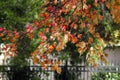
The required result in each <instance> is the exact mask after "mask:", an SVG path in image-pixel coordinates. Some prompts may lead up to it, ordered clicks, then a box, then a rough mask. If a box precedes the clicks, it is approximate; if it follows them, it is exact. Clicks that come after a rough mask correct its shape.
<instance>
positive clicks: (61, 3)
mask: <svg viewBox="0 0 120 80" xmlns="http://www.w3.org/2000/svg"><path fill="white" fill-rule="evenodd" d="M40 10H41V13H40V14H39V15H38V16H39V19H36V20H34V22H33V23H31V24H29V25H27V26H26V29H25V31H22V32H17V31H10V30H7V29H5V28H0V37H2V40H3V41H4V40H9V41H10V42H9V43H11V45H10V46H12V47H11V48H10V51H12V52H14V53H16V54H17V50H16V47H17V43H16V41H17V40H18V39H20V38H22V37H24V36H28V37H29V38H30V40H31V41H34V40H37V41H38V43H37V44H38V46H37V48H36V49H35V50H34V51H33V52H32V53H31V56H32V59H33V62H34V63H35V64H40V65H41V66H43V67H44V69H46V68H47V66H48V65H49V66H52V67H51V69H53V70H56V71H57V72H58V73H60V72H61V69H60V68H59V65H60V64H61V60H60V59H58V55H60V54H61V52H62V51H64V52H67V51H68V52H69V50H67V48H68V47H70V46H68V44H70V45H72V46H75V50H76V51H77V52H78V53H79V56H82V55H84V54H86V55H85V56H86V60H87V62H88V63H89V64H92V65H93V66H94V67H95V66H97V64H98V61H99V60H101V61H103V62H105V63H107V60H106V56H107V54H106V53H104V48H105V47H106V46H107V45H111V44H112V43H114V42H115V41H116V42H117V41H118V40H114V39H118V38H119V37H120V36H119V30H118V29H117V28H115V27H114V28H113V26H112V25H113V24H116V25H119V23H120V1H119V0H45V1H44V4H42V5H41V6H40ZM6 45H8V44H6ZM15 46H16V47H15ZM64 54H66V53H64ZM61 55H62V54H61Z"/></svg>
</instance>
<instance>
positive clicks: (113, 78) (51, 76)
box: [0, 65, 120, 80]
mask: <svg viewBox="0 0 120 80" xmlns="http://www.w3.org/2000/svg"><path fill="white" fill-rule="evenodd" d="M61 68H62V72H61V74H57V73H56V72H55V71H53V70H50V68H49V67H48V69H47V70H43V69H42V67H41V66H26V67H21V68H20V67H19V68H18V67H16V66H0V80H120V66H119V65H114V66H112V65H110V66H103V65H102V66H99V67H97V68H93V67H90V66H89V67H85V66H82V65H79V66H78V65H77V66H70V65H69V66H68V65H65V66H61Z"/></svg>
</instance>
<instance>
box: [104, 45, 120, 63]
mask: <svg viewBox="0 0 120 80" xmlns="http://www.w3.org/2000/svg"><path fill="white" fill-rule="evenodd" d="M105 52H106V53H108V61H109V63H112V64H120V47H119V48H116V49H114V50H113V49H107V50H105Z"/></svg>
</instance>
